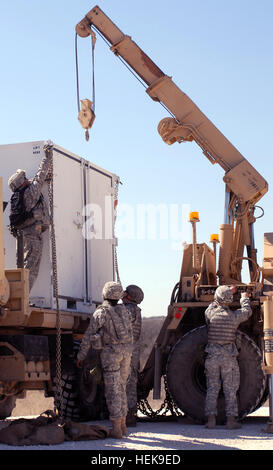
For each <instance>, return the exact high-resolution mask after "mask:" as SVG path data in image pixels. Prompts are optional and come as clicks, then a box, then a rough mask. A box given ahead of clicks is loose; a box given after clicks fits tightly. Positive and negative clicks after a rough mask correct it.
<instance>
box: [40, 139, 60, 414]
mask: <svg viewBox="0 0 273 470" xmlns="http://www.w3.org/2000/svg"><path fill="white" fill-rule="evenodd" d="M44 150H45V153H46V154H47V158H49V159H50V164H49V171H48V178H47V183H48V198H49V208H50V239H51V257H52V282H53V296H54V297H55V299H56V391H55V401H54V407H55V408H54V411H55V412H56V411H57V409H58V412H59V416H60V418H61V419H62V417H63V394H62V350H61V315H60V308H59V293H58V271H57V250H56V237H55V225H54V178H53V175H54V173H53V146H52V145H50V146H45V147H44Z"/></svg>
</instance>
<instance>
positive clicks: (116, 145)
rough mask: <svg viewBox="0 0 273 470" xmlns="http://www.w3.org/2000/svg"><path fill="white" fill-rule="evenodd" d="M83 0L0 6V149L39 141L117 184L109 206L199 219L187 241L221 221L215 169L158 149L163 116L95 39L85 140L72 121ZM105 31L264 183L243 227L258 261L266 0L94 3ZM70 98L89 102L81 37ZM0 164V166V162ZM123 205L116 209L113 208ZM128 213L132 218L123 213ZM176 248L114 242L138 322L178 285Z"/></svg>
mask: <svg viewBox="0 0 273 470" xmlns="http://www.w3.org/2000/svg"><path fill="white" fill-rule="evenodd" d="M95 4H96V3H95V2H94V3H92V2H90V1H87V0H80V1H77V2H75V1H71V0H66V1H64V0H54V1H53V0H48V1H47V2H44V1H41V0H20V1H19V0H13V1H11V2H5V3H4V2H2V5H1V18H0V34H1V44H2V54H1V62H2V67H1V69H2V70H1V75H0V84H1V112H2V119H1V129H0V135H1V139H0V142H1V144H8V143H16V142H27V141H35V140H44V139H51V140H53V141H54V142H55V143H56V144H58V145H60V146H62V147H64V148H66V149H68V150H70V151H72V152H74V153H76V154H78V155H81V156H82V157H84V158H86V159H88V160H90V161H91V162H93V163H95V164H97V165H99V166H101V167H103V168H106V169H108V170H110V171H112V172H114V173H116V174H118V175H119V176H120V178H121V181H122V183H123V185H122V186H121V187H120V191H119V203H120V207H122V204H123V205H126V204H127V205H130V207H131V208H133V211H136V210H137V207H139V205H141V204H144V205H147V204H152V205H154V206H156V205H158V204H163V205H166V206H167V207H170V205H176V206H178V207H179V208H180V207H181V208H182V207H186V208H187V207H189V208H190V210H192V211H199V214H200V220H201V221H200V223H199V224H198V226H197V238H198V241H199V242H207V243H209V236H210V234H211V233H219V225H220V224H221V223H222V222H223V208H224V183H223V181H222V177H223V171H222V170H221V168H220V167H217V166H216V165H215V166H212V165H211V164H210V162H209V161H208V160H207V159H206V158H205V157H204V155H203V154H202V152H201V150H200V149H199V147H198V146H197V145H196V144H195V143H186V144H180V145H178V144H174V145H173V146H167V145H166V144H164V143H163V141H162V140H161V138H160V137H159V135H158V133H157V124H158V122H159V121H160V120H161V119H162V118H163V117H166V116H167V114H166V112H165V110H164V109H163V108H162V107H161V106H160V105H159V104H157V103H154V102H153V101H152V100H151V99H150V98H149V97H148V95H147V94H146V93H145V89H144V88H143V87H142V86H141V85H140V84H139V83H138V81H137V80H136V79H135V78H134V77H133V76H132V75H131V74H130V73H129V72H128V70H127V69H126V68H125V67H124V66H123V65H122V64H121V63H120V61H118V60H117V58H116V57H115V56H114V55H113V54H112V53H111V52H110V51H109V50H108V47H107V46H106V44H105V43H104V42H103V41H102V39H101V38H99V37H98V39H97V43H96V50H95V72H96V121H95V124H94V126H93V128H92V130H91V132H90V140H89V142H86V141H85V139H84V132H83V130H82V128H81V126H80V124H79V123H78V120H77V102H76V80H75V54H74V39H75V26H76V24H77V22H78V21H80V20H81V19H82V18H83V17H84V15H85V14H86V13H87V12H88V11H89V10H90V9H91V8H92V7H93V6H95ZM98 5H99V6H100V7H101V8H102V9H103V10H104V11H105V13H106V14H107V15H108V16H110V18H111V19H112V20H113V21H114V22H115V23H116V25H117V26H118V27H119V28H120V29H121V30H122V31H123V32H124V33H125V34H129V35H130V36H132V38H133V40H134V41H135V42H136V43H137V44H138V45H139V46H140V47H141V48H142V49H143V50H144V51H145V52H146V53H147V54H148V55H149V56H150V57H151V59H152V60H153V61H154V62H155V63H156V64H157V65H158V66H159V67H160V68H161V70H163V71H164V72H165V73H166V74H167V75H171V76H172V77H173V80H174V82H175V83H176V84H177V85H178V86H179V87H180V88H181V89H182V90H183V91H184V92H185V93H186V94H187V95H188V96H189V97H190V98H191V99H192V100H193V101H194V102H195V103H196V104H197V106H198V107H199V108H200V109H201V110H202V111H203V112H204V113H205V114H206V115H207V116H208V118H209V119H210V120H211V121H212V122H213V123H214V124H215V125H216V127H218V128H219V129H220V131H221V132H222V133H223V134H224V135H225V136H226V137H227V138H228V139H229V140H230V141H231V142H232V144H233V145H235V147H237V148H238V150H239V151H240V152H241V153H242V154H243V155H244V157H245V158H246V159H247V160H248V161H249V162H250V163H251V164H252V165H253V166H254V167H255V168H256V169H257V170H258V171H259V172H260V173H261V174H262V175H263V176H264V177H265V178H266V179H267V181H268V183H269V192H268V194H266V195H265V196H264V198H263V199H262V200H261V201H260V205H261V206H262V207H263V208H264V210H265V215H264V217H263V218H262V219H259V220H257V222H256V224H255V238H256V245H257V248H258V260H259V262H260V263H261V262H262V257H263V233H264V232H270V231H273V222H272V212H273V211H272V208H273V196H272V189H271V188H272V183H273V167H272V158H273V143H272V109H273V91H272V83H273V54H272V50H273V32H272V20H273V2H272V0H260V1H259V2H258V3H257V2H256V1H254V0H229V1H226V0H225V1H224V0H217V1H216V0H207V1H206V2H204V1H203V0H195V1H194V2H192V1H189V0H187V1H185V0H169V2H165V1H163V0H149V1H147V0H146V1H144V0H138V1H128V2H125V1H124V0H116V1H110V0H101V1H100V2H98ZM78 47H79V71H80V94H81V98H86V97H89V98H90V97H91V96H90V95H91V58H90V41H89V39H81V38H79V40H78ZM2 164H4V163H3V162H2ZM123 207H124V206H123ZM135 213H136V212H135ZM187 228H188V227H184V229H185V237H182V238H181V240H180V239H179V240H172V239H164V240H162V239H160V237H159V236H156V238H155V239H154V240H148V239H147V238H146V239H143V240H140V239H124V238H122V239H120V241H119V246H118V260H119V271H120V277H121V281H122V283H123V285H124V286H125V285H127V284H128V283H135V284H138V285H140V286H141V287H142V288H143V290H144V292H145V300H144V302H143V304H142V308H143V314H144V315H165V313H166V312H167V306H168V303H169V299H170V296H171V291H172V288H173V286H174V284H175V283H176V282H177V281H178V279H179V273H180V266H181V257H182V252H181V250H178V249H177V245H179V246H181V242H182V241H184V238H185V239H186V238H188V239H187V240H185V241H187V242H190V241H191V240H190V231H189V230H187Z"/></svg>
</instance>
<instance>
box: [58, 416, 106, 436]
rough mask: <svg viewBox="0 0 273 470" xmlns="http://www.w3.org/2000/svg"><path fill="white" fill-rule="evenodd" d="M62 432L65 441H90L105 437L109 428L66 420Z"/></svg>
mask: <svg viewBox="0 0 273 470" xmlns="http://www.w3.org/2000/svg"><path fill="white" fill-rule="evenodd" d="M64 433H65V440H66V441H90V440H93V439H105V438H106V437H108V436H109V434H110V429H109V428H107V427H106V426H101V425H96V424H86V423H74V422H73V421H66V423H65V425H64Z"/></svg>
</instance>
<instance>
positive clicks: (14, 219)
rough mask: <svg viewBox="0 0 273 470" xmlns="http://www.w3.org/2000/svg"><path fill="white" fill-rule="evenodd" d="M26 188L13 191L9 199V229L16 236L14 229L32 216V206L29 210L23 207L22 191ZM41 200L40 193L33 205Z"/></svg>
mask: <svg viewBox="0 0 273 470" xmlns="http://www.w3.org/2000/svg"><path fill="white" fill-rule="evenodd" d="M26 189H27V186H25V187H24V188H22V189H20V190H19V191H16V192H15V193H13V195H12V196H11V199H10V216H9V221H10V225H9V229H10V231H11V233H12V234H13V235H14V236H16V231H17V230H18V228H19V227H20V226H21V225H22V224H23V223H24V222H25V221H26V220H27V219H31V218H32V217H33V209H34V207H33V208H32V209H31V210H30V211H27V210H26V207H25V203H24V193H25V190H26ZM42 200H43V195H42V194H41V196H40V198H39V200H38V202H37V203H36V204H35V207H36V206H37V204H39V203H40V202H42Z"/></svg>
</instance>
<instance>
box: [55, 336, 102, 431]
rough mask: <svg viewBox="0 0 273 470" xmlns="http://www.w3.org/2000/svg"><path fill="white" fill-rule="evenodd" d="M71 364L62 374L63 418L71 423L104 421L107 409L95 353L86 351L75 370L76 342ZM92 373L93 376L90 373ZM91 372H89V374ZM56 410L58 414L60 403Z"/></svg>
mask: <svg viewBox="0 0 273 470" xmlns="http://www.w3.org/2000/svg"><path fill="white" fill-rule="evenodd" d="M73 349H74V361H73V362H72V363H71V366H70V368H69V370H68V371H65V372H63V373H62V379H61V389H62V400H63V403H62V405H63V406H62V416H63V417H64V418H69V419H71V420H72V421H75V422H77V421H89V420H98V419H105V418H107V417H108V410H107V407H106V404H105V398H104V389H103V383H102V378H101V377H100V369H99V357H98V353H97V352H96V351H92V350H90V351H89V354H88V357H87V358H86V360H85V361H84V363H83V367H82V368H81V369H78V368H77V367H76V365H75V360H76V357H77V352H78V349H79V343H78V342H75V343H74V345H73ZM94 369H96V370H95V373H93V371H94ZM90 372H91V373H90ZM54 391H55V392H56V377H55V378H54ZM56 405H57V409H58V410H59V412H61V410H60V409H59V404H57V403H55V406H56Z"/></svg>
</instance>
